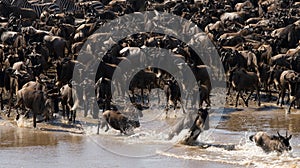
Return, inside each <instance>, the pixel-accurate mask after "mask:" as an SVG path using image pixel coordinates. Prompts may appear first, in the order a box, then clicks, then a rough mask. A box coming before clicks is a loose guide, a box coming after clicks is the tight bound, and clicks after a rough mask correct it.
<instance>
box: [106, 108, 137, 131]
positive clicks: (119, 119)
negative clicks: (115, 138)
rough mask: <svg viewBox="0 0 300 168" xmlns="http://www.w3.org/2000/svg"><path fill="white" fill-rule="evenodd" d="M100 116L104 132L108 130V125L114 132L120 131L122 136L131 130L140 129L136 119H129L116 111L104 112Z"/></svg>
mask: <svg viewBox="0 0 300 168" xmlns="http://www.w3.org/2000/svg"><path fill="white" fill-rule="evenodd" d="M102 116H103V118H102V123H101V128H103V127H104V126H106V130H105V131H107V130H108V128H109V127H108V125H110V126H111V127H112V128H114V129H116V130H120V132H121V133H123V134H127V133H128V131H129V130H130V129H132V128H137V127H140V122H139V120H138V119H137V118H133V119H130V118H129V117H127V116H125V115H124V114H122V113H121V112H120V111H117V110H106V111H105V112H104V113H103V114H102ZM133 117H134V116H133Z"/></svg>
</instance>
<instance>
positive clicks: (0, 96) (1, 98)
mask: <svg viewBox="0 0 300 168" xmlns="http://www.w3.org/2000/svg"><path fill="white" fill-rule="evenodd" d="M2 94H3V89H1V93H0V101H1V110H3V109H4V106H3V97H2Z"/></svg>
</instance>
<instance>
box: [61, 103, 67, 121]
mask: <svg viewBox="0 0 300 168" xmlns="http://www.w3.org/2000/svg"><path fill="white" fill-rule="evenodd" d="M62 116H63V118H64V119H65V117H66V105H64V104H63V105H62Z"/></svg>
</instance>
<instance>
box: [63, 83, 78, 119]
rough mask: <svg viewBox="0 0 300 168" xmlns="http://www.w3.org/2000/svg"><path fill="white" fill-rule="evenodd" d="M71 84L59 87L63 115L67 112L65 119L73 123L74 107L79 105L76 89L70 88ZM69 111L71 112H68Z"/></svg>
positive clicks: (74, 116) (74, 117)
mask: <svg viewBox="0 0 300 168" xmlns="http://www.w3.org/2000/svg"><path fill="white" fill-rule="evenodd" d="M72 87H73V86H71V84H66V85H64V86H62V87H61V88H60V94H61V105H62V107H63V113H62V115H63V117H65V112H67V119H68V120H69V121H72V122H73V123H75V119H76V109H77V108H78V106H79V99H78V96H77V92H76V89H74V88H72ZM70 113H71V114H70Z"/></svg>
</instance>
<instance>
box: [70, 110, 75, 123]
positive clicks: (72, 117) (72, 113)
mask: <svg viewBox="0 0 300 168" xmlns="http://www.w3.org/2000/svg"><path fill="white" fill-rule="evenodd" d="M75 118H76V110H71V117H70V118H69V121H72V122H73V124H75Z"/></svg>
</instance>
